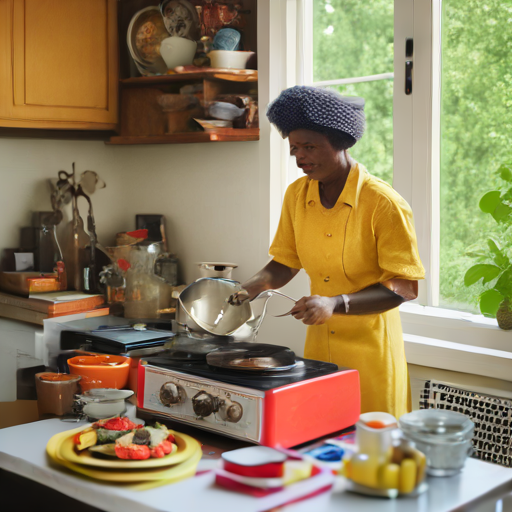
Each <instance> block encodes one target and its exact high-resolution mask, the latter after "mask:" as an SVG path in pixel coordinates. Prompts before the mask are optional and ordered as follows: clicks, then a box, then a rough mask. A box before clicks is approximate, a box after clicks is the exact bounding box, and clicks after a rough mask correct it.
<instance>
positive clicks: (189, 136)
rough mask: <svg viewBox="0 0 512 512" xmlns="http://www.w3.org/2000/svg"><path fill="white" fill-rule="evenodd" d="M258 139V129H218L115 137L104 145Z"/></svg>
mask: <svg viewBox="0 0 512 512" xmlns="http://www.w3.org/2000/svg"><path fill="white" fill-rule="evenodd" d="M259 139H260V130H259V128H247V129H241V128H238V129H237V128H219V129H218V130H215V131H211V132H210V131H208V132H185V133H173V134H169V135H151V136H142V135H138V136H116V137H111V138H110V142H106V144H112V145H131V144H194V143H199V142H201V143H202V142H249V141H257V140H259Z"/></svg>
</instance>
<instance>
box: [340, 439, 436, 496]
mask: <svg viewBox="0 0 512 512" xmlns="http://www.w3.org/2000/svg"><path fill="white" fill-rule="evenodd" d="M425 466H426V458H425V455H424V454H423V453H422V452H420V451H419V450H417V449H416V448H414V447H413V446H411V445H410V444H409V443H408V442H407V441H406V440H405V439H403V440H401V441H400V444H397V445H396V446H392V447H391V448H390V449H389V451H388V453H386V454H385V455H383V456H380V457H379V456H374V455H368V454H365V453H357V452H356V453H354V454H352V455H350V456H348V457H346V458H345V459H344V460H343V467H342V469H341V474H342V475H343V476H345V477H346V478H349V479H350V480H352V481H353V482H356V483H358V484H361V485H366V486H367V487H373V488H375V489H398V490H399V492H400V493H409V492H412V491H413V490H414V488H415V487H416V486H417V485H419V484H420V483H421V482H422V481H423V479H424V477H425Z"/></svg>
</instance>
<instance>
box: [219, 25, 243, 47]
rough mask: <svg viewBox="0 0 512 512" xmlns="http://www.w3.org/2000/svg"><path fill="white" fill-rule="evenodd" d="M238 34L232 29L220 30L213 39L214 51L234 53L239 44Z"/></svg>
mask: <svg viewBox="0 0 512 512" xmlns="http://www.w3.org/2000/svg"><path fill="white" fill-rule="evenodd" d="M240 38H241V36H240V32H238V30H235V29H234V28H221V29H220V30H219V31H218V32H217V33H216V34H215V37H214V38H213V49H214V50H226V51H230V52H233V51H236V50H238V45H239V44H240Z"/></svg>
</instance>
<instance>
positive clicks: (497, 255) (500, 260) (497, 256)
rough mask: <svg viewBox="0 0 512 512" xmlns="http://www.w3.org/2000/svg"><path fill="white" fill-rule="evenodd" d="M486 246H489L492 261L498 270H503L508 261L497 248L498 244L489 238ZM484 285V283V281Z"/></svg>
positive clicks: (508, 263)
mask: <svg viewBox="0 0 512 512" xmlns="http://www.w3.org/2000/svg"><path fill="white" fill-rule="evenodd" d="M487 245H488V246H489V250H490V251H491V253H492V254H493V260H494V263H496V265H498V267H500V268H505V267H508V266H509V265H510V260H509V259H508V258H507V256H506V255H505V254H503V252H502V251H501V249H500V248H499V247H498V244H497V242H496V240H493V239H492V238H489V239H488V240H487ZM484 284H485V281H484Z"/></svg>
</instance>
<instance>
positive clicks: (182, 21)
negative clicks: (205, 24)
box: [160, 0, 201, 41]
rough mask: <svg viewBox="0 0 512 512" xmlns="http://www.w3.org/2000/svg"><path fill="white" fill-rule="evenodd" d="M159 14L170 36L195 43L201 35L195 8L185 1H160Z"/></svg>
mask: <svg viewBox="0 0 512 512" xmlns="http://www.w3.org/2000/svg"><path fill="white" fill-rule="evenodd" d="M160 12H161V14H162V17H163V20H164V25H165V28H166V29H167V32H169V34H171V36H177V37H184V38H185V39H191V40H192V41H197V40H198V39H199V38H200V35H201V27H200V23H199V16H198V15H197V11H196V8H195V7H194V6H193V5H192V4H191V3H190V2H188V1H187V0H161V2H160Z"/></svg>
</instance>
